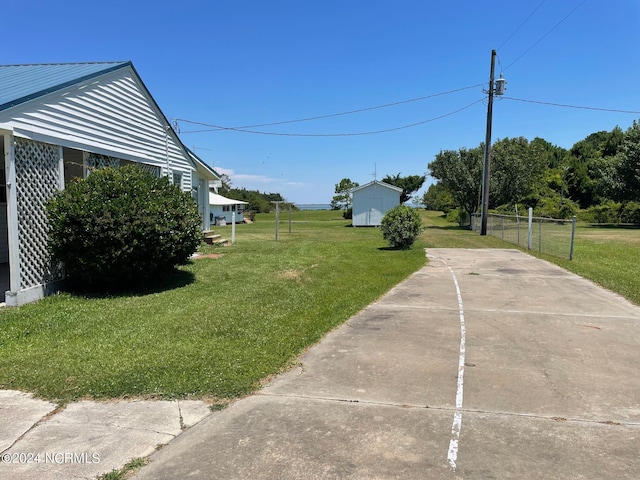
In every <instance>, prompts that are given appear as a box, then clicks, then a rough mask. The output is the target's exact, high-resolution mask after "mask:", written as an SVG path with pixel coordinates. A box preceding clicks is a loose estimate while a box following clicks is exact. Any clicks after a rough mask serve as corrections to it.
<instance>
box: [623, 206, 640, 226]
mask: <svg viewBox="0 0 640 480" xmlns="http://www.w3.org/2000/svg"><path fill="white" fill-rule="evenodd" d="M620 217H621V218H620V220H621V221H622V223H634V224H636V225H640V203H638V202H627V203H626V204H625V205H624V207H623V208H622V212H621V214H620Z"/></svg>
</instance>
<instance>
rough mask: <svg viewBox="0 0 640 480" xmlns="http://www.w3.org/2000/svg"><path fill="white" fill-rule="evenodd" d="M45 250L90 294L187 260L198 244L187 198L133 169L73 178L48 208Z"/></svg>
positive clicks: (198, 234) (155, 274)
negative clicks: (47, 236) (47, 231)
mask: <svg viewBox="0 0 640 480" xmlns="http://www.w3.org/2000/svg"><path fill="white" fill-rule="evenodd" d="M47 220H48V224H49V252H50V254H51V256H52V259H53V260H54V261H60V262H62V263H63V264H64V268H65V272H66V275H67V278H69V280H71V281H73V282H74V283H75V284H78V285H79V286H81V287H83V288H86V289H89V290H107V291H108V290H113V289H122V288H130V287H132V286H134V285H135V284H136V283H137V282H139V281H141V280H145V279H150V278H157V277H158V276H160V275H162V274H163V273H166V272H169V271H171V270H173V269H174V267H175V266H176V265H178V264H184V263H186V262H187V261H188V259H189V257H190V256H191V254H193V253H194V252H195V251H196V249H197V248H198V246H199V244H200V242H201V232H200V224H201V219H200V216H199V214H198V207H197V205H196V204H195V202H194V200H193V199H192V198H191V195H189V194H188V193H185V192H182V191H180V189H179V188H178V187H177V186H174V185H171V184H170V183H169V181H168V179H167V178H166V177H163V178H156V177H154V176H153V175H151V174H150V173H148V172H145V171H143V170H142V169H140V168H139V167H137V166H136V165H128V166H124V167H122V168H104V169H99V170H96V171H94V172H93V173H92V174H91V175H89V177H87V178H86V179H78V180H74V181H72V182H71V183H70V184H69V185H67V188H66V189H65V190H62V191H60V192H58V193H57V194H56V195H55V196H54V197H53V198H52V199H51V200H50V201H49V203H48V204H47Z"/></svg>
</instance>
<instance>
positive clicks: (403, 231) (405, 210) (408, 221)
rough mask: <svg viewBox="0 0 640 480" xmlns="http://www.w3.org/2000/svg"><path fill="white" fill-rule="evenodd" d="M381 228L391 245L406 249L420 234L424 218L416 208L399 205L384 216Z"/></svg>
mask: <svg viewBox="0 0 640 480" xmlns="http://www.w3.org/2000/svg"><path fill="white" fill-rule="evenodd" d="M380 229H381V230H382V236H383V238H384V239H385V240H387V241H388V242H389V246H390V247H392V248H401V249H406V248H409V247H411V245H413V242H415V241H416V238H418V236H419V235H420V232H421V230H422V220H421V219H420V214H419V213H418V211H417V210H416V209H414V208H410V207H407V206H406V205H398V206H397V207H394V208H392V209H391V210H389V211H388V212H387V213H386V214H385V215H384V217H382V222H381V224H380Z"/></svg>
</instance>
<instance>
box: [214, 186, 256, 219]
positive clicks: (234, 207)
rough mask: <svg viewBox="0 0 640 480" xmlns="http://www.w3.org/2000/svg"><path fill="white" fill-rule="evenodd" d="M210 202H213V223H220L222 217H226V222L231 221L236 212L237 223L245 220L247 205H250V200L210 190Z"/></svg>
mask: <svg viewBox="0 0 640 480" xmlns="http://www.w3.org/2000/svg"><path fill="white" fill-rule="evenodd" d="M209 203H210V204H211V217H210V219H211V223H214V224H219V221H220V220H222V219H224V221H225V223H231V220H232V217H233V214H234V213H235V214H236V223H239V222H242V221H244V216H243V214H244V210H245V205H248V202H243V201H242V200H234V199H232V198H227V197H223V196H222V195H219V194H217V193H214V192H209Z"/></svg>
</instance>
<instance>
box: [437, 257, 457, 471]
mask: <svg viewBox="0 0 640 480" xmlns="http://www.w3.org/2000/svg"><path fill="white" fill-rule="evenodd" d="M428 256H431V255H428ZM432 258H434V259H437V260H440V261H441V262H442V263H444V264H445V265H446V266H447V268H448V269H449V272H450V273H451V276H452V277H453V283H454V285H455V286H456V294H457V296H458V311H459V312H460V355H459V356H458V384H457V387H456V411H455V414H454V415H453V425H452V426H451V440H450V441H449V451H448V453H447V461H448V462H449V465H450V466H451V468H452V469H453V471H454V472H455V471H456V461H457V459H458V445H459V443H460V430H461V429H462V398H463V391H464V362H465V351H466V346H465V344H466V339H465V337H466V329H465V326H464V307H463V305H462V295H461V294H460V285H459V284H458V278H457V277H456V274H455V272H454V271H453V269H452V268H451V266H450V265H449V264H448V263H447V262H446V261H444V260H443V259H441V258H437V257H432Z"/></svg>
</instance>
